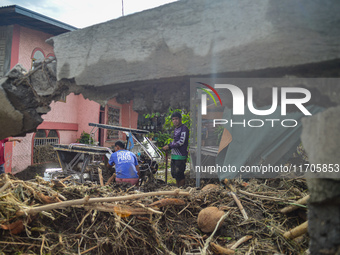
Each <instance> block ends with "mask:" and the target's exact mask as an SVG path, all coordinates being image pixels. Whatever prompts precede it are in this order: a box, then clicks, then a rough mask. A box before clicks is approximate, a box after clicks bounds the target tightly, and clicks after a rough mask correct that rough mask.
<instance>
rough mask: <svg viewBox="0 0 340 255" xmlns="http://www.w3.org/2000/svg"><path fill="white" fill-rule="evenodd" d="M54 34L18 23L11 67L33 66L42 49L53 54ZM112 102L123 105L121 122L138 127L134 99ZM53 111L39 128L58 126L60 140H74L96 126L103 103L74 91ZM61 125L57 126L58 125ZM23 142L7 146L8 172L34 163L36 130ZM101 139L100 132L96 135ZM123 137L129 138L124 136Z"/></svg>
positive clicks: (107, 142) (69, 141) (14, 37)
mask: <svg viewBox="0 0 340 255" xmlns="http://www.w3.org/2000/svg"><path fill="white" fill-rule="evenodd" d="M50 37H51V35H49V34H46V33H43V32H40V31H35V30H32V29H29V28H25V27H21V26H18V25H14V33H13V44H12V58H11V67H13V66H14V65H15V64H17V63H20V64H22V65H23V66H24V67H25V68H26V69H27V70H29V69H31V66H32V54H33V52H34V51H35V50H36V49H39V50H40V51H41V52H42V53H43V54H44V56H45V57H47V56H49V55H51V54H52V55H53V48H52V47H51V46H50V45H48V44H47V43H45V40H46V39H48V38H50ZM108 104H111V105H115V106H117V107H119V108H120V125H121V126H123V127H131V128H137V120H138V114H137V113H136V112H134V111H133V110H132V102H130V103H129V104H123V105H121V104H118V103H117V101H116V99H111V100H110V101H109V102H108ZM50 107H51V111H50V112H48V113H47V114H45V115H43V116H42V118H43V119H44V122H43V123H42V124H41V125H40V126H39V127H38V129H57V131H58V134H59V140H60V143H63V144H69V143H74V142H76V140H77V139H78V138H79V137H80V135H81V133H82V132H83V131H85V132H87V133H90V131H91V129H92V127H90V126H89V125H88V123H89V122H93V123H99V113H100V105H99V104H98V103H96V102H94V101H90V100H88V99H84V97H83V96H82V95H74V94H70V95H68V96H67V97H66V102H60V101H58V102H52V103H51V105H50ZM104 123H105V124H106V123H107V107H105V122H104ZM56 127H57V128H56ZM21 139H22V142H21V143H18V142H15V143H13V144H12V143H7V145H6V147H5V158H6V164H5V167H6V172H12V173H17V172H20V171H22V170H24V169H25V168H27V167H28V166H29V165H31V164H32V163H33V160H32V159H33V145H32V144H33V139H34V133H30V134H27V135H26V136H25V137H21ZM95 139H96V141H97V140H98V132H97V133H96V137H95ZM120 139H125V135H121V136H120ZM104 142H105V143H104V146H111V145H112V144H113V143H114V141H106V132H105V134H104Z"/></svg>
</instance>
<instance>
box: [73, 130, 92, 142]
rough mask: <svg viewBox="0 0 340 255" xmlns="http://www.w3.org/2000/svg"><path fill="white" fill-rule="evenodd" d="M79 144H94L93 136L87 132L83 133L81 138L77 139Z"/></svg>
mask: <svg viewBox="0 0 340 255" xmlns="http://www.w3.org/2000/svg"><path fill="white" fill-rule="evenodd" d="M77 143H83V144H93V143H94V141H93V138H92V137H91V135H90V134H89V133H86V132H85V131H83V132H82V133H81V136H80V138H78V139H77Z"/></svg>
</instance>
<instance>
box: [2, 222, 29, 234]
mask: <svg viewBox="0 0 340 255" xmlns="http://www.w3.org/2000/svg"><path fill="white" fill-rule="evenodd" d="M0 227H1V228H2V229H6V230H9V231H10V233H11V234H13V235H16V234H19V233H21V232H22V231H23V230H24V223H23V221H22V220H17V221H15V222H13V223H10V224H7V225H5V224H2V225H0Z"/></svg>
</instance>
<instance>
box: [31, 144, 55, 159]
mask: <svg viewBox="0 0 340 255" xmlns="http://www.w3.org/2000/svg"><path fill="white" fill-rule="evenodd" d="M33 150H34V151H33V163H34V164H41V163H45V162H58V159H57V154H56V153H55V150H54V149H53V146H52V145H51V144H45V145H36V146H34V148H33Z"/></svg>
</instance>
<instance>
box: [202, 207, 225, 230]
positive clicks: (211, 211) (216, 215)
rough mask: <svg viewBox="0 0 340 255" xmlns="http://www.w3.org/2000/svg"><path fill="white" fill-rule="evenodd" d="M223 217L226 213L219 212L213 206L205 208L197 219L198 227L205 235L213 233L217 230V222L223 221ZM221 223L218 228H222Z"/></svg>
mask: <svg viewBox="0 0 340 255" xmlns="http://www.w3.org/2000/svg"><path fill="white" fill-rule="evenodd" d="M223 215H224V212H223V211H221V210H219V209H218V208H217V207H214V206H211V207H207V208H204V209H203V210H202V211H200V213H199V214H198V217H197V223H198V227H199V228H200V229H201V231H202V232H204V233H210V232H213V231H214V229H215V228H216V225H217V222H218V221H219V220H220V219H221V217H222V216H223ZM221 223H222V222H221ZM221 223H220V225H219V226H218V228H220V227H221V225H222V224H221Z"/></svg>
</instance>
